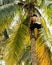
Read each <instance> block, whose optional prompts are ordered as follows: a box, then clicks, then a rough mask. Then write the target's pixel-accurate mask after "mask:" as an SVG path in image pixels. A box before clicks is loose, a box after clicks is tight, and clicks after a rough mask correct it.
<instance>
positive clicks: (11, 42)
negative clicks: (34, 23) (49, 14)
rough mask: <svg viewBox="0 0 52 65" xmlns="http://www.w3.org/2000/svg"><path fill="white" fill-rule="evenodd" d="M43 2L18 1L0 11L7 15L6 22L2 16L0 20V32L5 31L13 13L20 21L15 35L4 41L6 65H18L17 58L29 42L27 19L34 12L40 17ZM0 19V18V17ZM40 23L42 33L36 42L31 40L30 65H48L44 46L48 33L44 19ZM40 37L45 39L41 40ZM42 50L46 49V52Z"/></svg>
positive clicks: (32, 0)
mask: <svg viewBox="0 0 52 65" xmlns="http://www.w3.org/2000/svg"><path fill="white" fill-rule="evenodd" d="M43 2H44V1H42V0H41V1H40V2H39V0H25V1H23V0H20V1H19V3H18V4H17V5H15V4H14V5H12V6H10V7H7V8H5V9H2V10H1V11H3V12H4V13H5V12H6V14H7V15H6V14H5V15H6V20H5V18H4V16H3V19H0V20H1V24H2V25H1V26H0V30H1V27H2V30H1V32H2V31H4V29H6V28H7V27H8V26H9V25H10V23H11V19H13V17H14V15H15V14H14V13H16V14H19V17H20V20H19V21H20V22H19V23H20V24H19V27H18V28H17V29H16V30H17V31H15V34H13V35H12V36H11V37H10V38H9V39H8V40H7V41H6V43H7V44H5V45H6V46H5V52H4V58H5V60H6V64H7V65H11V64H12V65H14V64H17V63H18V58H19V56H20V54H21V53H22V51H23V49H24V47H25V46H26V44H27V43H28V42H29V40H30V35H29V31H28V30H29V22H28V21H29V17H30V16H31V15H32V14H33V13H35V12H36V13H37V14H38V16H40V13H39V12H40V11H39V9H41V8H42V7H43V8H44V6H43V5H42V3H43ZM43 4H44V3H43ZM13 8H14V9H13ZM24 11H25V13H24V14H22V12H24ZM3 12H2V13H3ZM4 13H3V14H4ZM10 16H11V17H12V18H11V17H10ZM41 17H42V16H41ZM0 18H1V16H0ZM4 21H5V22H4ZM41 22H42V25H43V28H42V31H43V32H42V31H41V32H40V33H41V34H40V37H39V38H38V39H37V40H36V41H35V38H31V56H32V57H31V58H32V65H37V64H38V65H39V64H40V65H44V64H43V63H44V62H45V63H46V64H45V65H50V58H49V54H48V51H47V50H48V49H47V47H46V46H45V44H44V43H45V41H47V39H48V36H49V35H50V33H49V31H48V29H47V26H46V23H45V20H44V18H43V19H41ZM5 23H6V24H5ZM4 24H5V25H4ZM27 33H28V34H27ZM44 35H45V36H46V37H47V39H46V38H45V36H44ZM42 36H43V38H45V39H43V38H42ZM40 40H41V42H40ZM39 43H40V44H39ZM21 45H22V46H21ZM41 49H42V50H43V51H42V50H41ZM44 49H46V52H45V50H44ZM39 50H40V51H39ZM41 53H42V55H41ZM32 54H33V55H32ZM46 54H47V55H46ZM41 57H42V58H41ZM45 57H46V60H45ZM41 60H42V61H41ZM41 62H42V63H41ZM17 65H18V64H17Z"/></svg>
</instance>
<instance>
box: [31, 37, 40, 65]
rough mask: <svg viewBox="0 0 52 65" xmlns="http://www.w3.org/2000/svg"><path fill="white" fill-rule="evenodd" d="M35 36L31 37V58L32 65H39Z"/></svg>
mask: <svg viewBox="0 0 52 65" xmlns="http://www.w3.org/2000/svg"><path fill="white" fill-rule="evenodd" d="M35 44H36V42H35V38H31V59H32V65H39V64H38V61H37V54H36V50H35Z"/></svg>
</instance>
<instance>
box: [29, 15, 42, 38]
mask: <svg viewBox="0 0 52 65" xmlns="http://www.w3.org/2000/svg"><path fill="white" fill-rule="evenodd" d="M41 27H42V24H41V22H40V21H39V20H38V16H37V15H36V14H33V16H31V17H30V32H31V38H32V37H35V39H37V37H38V34H39V29H41Z"/></svg>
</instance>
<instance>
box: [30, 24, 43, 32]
mask: <svg viewBox="0 0 52 65" xmlns="http://www.w3.org/2000/svg"><path fill="white" fill-rule="evenodd" d="M35 28H37V29H41V28H42V24H38V23H34V24H30V30H31V31H34V29H35Z"/></svg>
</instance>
